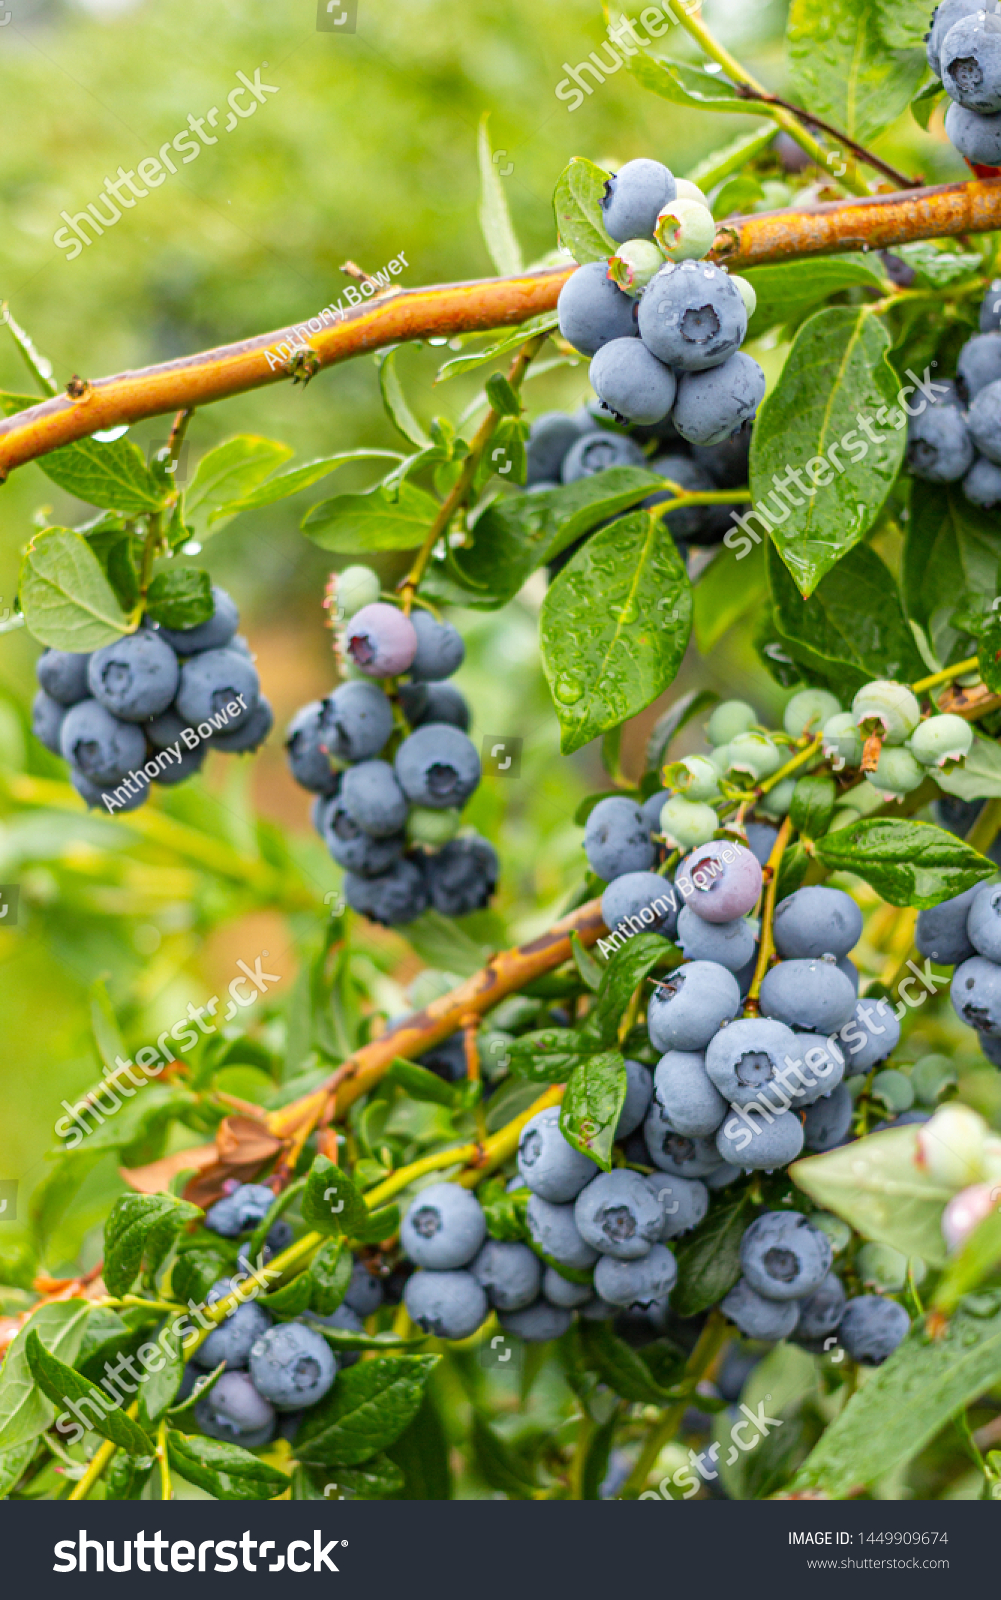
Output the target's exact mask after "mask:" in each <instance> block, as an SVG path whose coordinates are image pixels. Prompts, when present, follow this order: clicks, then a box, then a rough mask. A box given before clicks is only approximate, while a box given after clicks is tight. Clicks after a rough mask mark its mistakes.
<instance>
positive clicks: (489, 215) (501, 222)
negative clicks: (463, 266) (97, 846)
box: [476, 111, 525, 278]
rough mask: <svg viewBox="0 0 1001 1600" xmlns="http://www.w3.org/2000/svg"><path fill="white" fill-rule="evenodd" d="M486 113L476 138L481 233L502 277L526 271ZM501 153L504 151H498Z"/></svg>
mask: <svg viewBox="0 0 1001 1600" xmlns="http://www.w3.org/2000/svg"><path fill="white" fill-rule="evenodd" d="M489 116H490V113H489V112H487V111H484V113H483V115H482V117H481V118H480V127H479V133H478V136H477V141H476V151H477V157H478V159H479V164H480V212H479V216H480V232H481V233H482V234H483V239H484V243H485V244H486V247H487V253H488V254H489V256H490V259H491V261H492V262H493V264H494V267H495V268H496V270H497V272H498V273H499V274H500V276H501V277H502V278H503V277H508V278H513V277H515V276H517V274H518V273H520V272H523V271H524V270H525V264H524V260H523V258H522V254H521V247H520V245H519V244H518V239H517V236H516V234H515V231H514V225H513V223H512V221H511V213H510V212H509V211H508V206H507V198H506V196H505V194H504V186H503V184H502V183H501V178H500V173H499V172H498V170H497V160H496V158H495V157H494V153H493V151H492V150H491V148H490V134H489V133H488V131H487V122H488V121H489ZM500 154H501V155H503V154H505V152H504V151H501V152H500Z"/></svg>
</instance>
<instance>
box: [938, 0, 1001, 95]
mask: <svg viewBox="0 0 1001 1600" xmlns="http://www.w3.org/2000/svg"><path fill="white" fill-rule="evenodd" d="M988 4H989V0H942V3H941V4H940V5H938V6H936V7H935V10H934V11H933V12H932V18H931V29H930V31H929V32H928V33H927V34H926V35H925V38H926V41H927V43H926V50H927V54H928V65H929V66H930V67H931V69H932V71H933V72H934V74H935V76H936V78H941V76H942V61H941V57H940V51H941V49H942V45H943V43H944V41H945V37H946V34H947V33H949V31H950V30H951V29H952V28H954V27H955V26H956V23H957V22H959V21H961V19H962V18H963V17H975V16H976V15H977V14H978V13H979V12H983V11H986V10H987V9H988ZM993 9H995V10H996V9H997V8H996V7H994V8H993Z"/></svg>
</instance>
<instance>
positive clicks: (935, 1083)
mask: <svg viewBox="0 0 1001 1600" xmlns="http://www.w3.org/2000/svg"><path fill="white" fill-rule="evenodd" d="M955 1082H956V1069H955V1067H954V1066H953V1064H952V1062H951V1061H950V1059H949V1057H948V1056H938V1055H931V1056H922V1057H921V1059H920V1061H915V1063H914V1066H913V1067H912V1068H911V1086H912V1088H913V1090H914V1093H915V1094H916V1095H917V1097H918V1099H919V1100H920V1102H921V1104H922V1105H923V1106H933V1105H936V1104H937V1103H938V1100H939V1098H940V1097H941V1095H942V1093H943V1091H944V1090H945V1089H947V1088H948V1087H949V1085H950V1084H953V1083H955Z"/></svg>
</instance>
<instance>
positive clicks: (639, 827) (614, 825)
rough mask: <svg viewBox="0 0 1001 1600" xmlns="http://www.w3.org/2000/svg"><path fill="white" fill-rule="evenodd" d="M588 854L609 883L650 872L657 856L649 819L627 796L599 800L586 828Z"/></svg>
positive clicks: (591, 864)
mask: <svg viewBox="0 0 1001 1600" xmlns="http://www.w3.org/2000/svg"><path fill="white" fill-rule="evenodd" d="M584 853H585V855H586V856H587V864H588V866H589V867H590V869H591V871H592V872H593V873H594V874H595V876H596V877H598V878H604V879H605V881H606V883H611V882H612V880H613V879H614V878H619V877H622V876H623V875H624V874H625V873H629V874H639V873H644V874H646V873H647V869H648V868H649V867H652V866H653V863H654V861H655V860H656V859H657V851H656V848H655V847H654V845H653V843H652V841H651V839H650V830H649V828H648V827H647V825H646V819H645V817H644V816H643V813H642V811H641V810H640V808H639V806H638V805H637V804H636V802H635V801H634V800H627V799H626V797H625V795H610V796H609V797H608V798H607V799H606V800H599V801H598V804H597V805H596V806H595V807H594V809H593V811H592V812H591V814H590V816H589V817H588V819H587V823H586V826H585V828H584ZM651 876H652V874H651ZM664 888H666V885H663V882H662V889H664ZM658 914H661V913H658Z"/></svg>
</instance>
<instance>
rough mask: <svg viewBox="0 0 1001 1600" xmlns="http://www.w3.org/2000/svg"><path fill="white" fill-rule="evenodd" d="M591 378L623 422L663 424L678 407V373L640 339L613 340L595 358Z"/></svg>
mask: <svg viewBox="0 0 1001 1600" xmlns="http://www.w3.org/2000/svg"><path fill="white" fill-rule="evenodd" d="M589 376H590V379H591V387H592V389H593V390H594V392H595V394H596V395H597V396H598V398H599V399H600V400H601V401H602V403H603V404H604V405H605V406H606V407H607V408H608V410H609V411H610V412H611V413H612V416H613V417H615V418H617V420H618V421H619V422H641V423H642V422H646V423H651V422H659V421H660V420H661V418H662V417H666V416H667V413H668V412H669V411H670V409H671V407H672V406H673V404H674V396H675V392H676V390H677V383H676V382H675V378H674V373H673V372H672V371H671V369H670V367H665V365H664V363H663V362H662V361H658V360H657V357H656V356H655V355H652V354H651V352H650V351H649V350H648V349H647V347H646V345H645V344H644V343H643V342H642V340H640V339H632V338H629V339H610V340H609V342H608V343H607V344H604V345H602V347H601V349H600V350H599V351H598V353H597V355H595V356H594V357H593V358H592V361H591V367H590V372H589Z"/></svg>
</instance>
